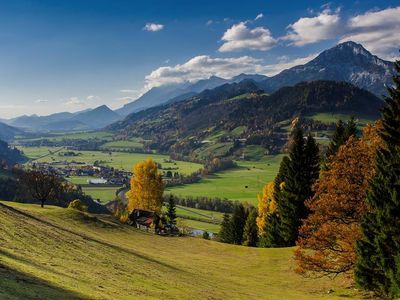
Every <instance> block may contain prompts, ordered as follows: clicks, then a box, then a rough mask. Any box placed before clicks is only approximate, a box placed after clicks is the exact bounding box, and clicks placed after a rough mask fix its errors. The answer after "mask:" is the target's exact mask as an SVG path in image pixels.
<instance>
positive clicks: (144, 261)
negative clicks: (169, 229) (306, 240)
mask: <svg viewBox="0 0 400 300" xmlns="http://www.w3.org/2000/svg"><path fill="white" fill-rule="evenodd" d="M3 203H4V204H6V205H10V206H12V207H14V208H9V207H7V206H4V204H0V219H1V223H0V275H1V278H2V280H0V298H1V299H39V298H40V299H136V298H140V299H296V300H300V299H341V298H343V297H346V298H348V299H356V297H355V296H356V295H355V291H354V289H352V288H344V287H340V286H343V284H344V281H343V279H342V278H336V279H335V280H330V279H307V278H303V277H301V276H299V275H296V274H295V273H293V271H292V269H293V263H292V259H291V257H292V253H293V249H291V248H288V249H256V248H246V247H241V246H233V245H227V244H221V243H217V242H213V241H206V240H203V239H199V238H186V237H183V238H178V237H171V238H169V237H160V236H154V235H151V234H147V233H145V232H141V231H137V230H136V229H133V228H131V227H129V226H124V225H120V224H119V223H116V222H114V221H113V220H112V219H109V217H102V216H87V215H83V214H81V213H79V212H76V211H72V210H69V209H63V208H58V207H50V206H49V207H46V208H45V209H40V208H39V207H38V206H35V205H28V204H25V205H23V204H16V203H9V202H3ZM328 291H331V292H330V293H328Z"/></svg>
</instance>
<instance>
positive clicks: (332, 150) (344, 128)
mask: <svg viewBox="0 0 400 300" xmlns="http://www.w3.org/2000/svg"><path fill="white" fill-rule="evenodd" d="M356 134H357V123H356V121H355V118H354V116H351V117H350V119H349V120H348V121H347V123H346V124H345V123H344V122H343V121H342V120H339V121H338V122H337V123H336V128H335V132H334V133H333V136H332V139H331V141H330V143H329V146H328V150H327V151H326V159H329V157H330V156H331V155H335V154H336V153H337V151H338V150H339V147H340V146H342V145H343V144H345V143H346V141H347V140H348V139H349V138H350V137H351V136H352V135H356Z"/></svg>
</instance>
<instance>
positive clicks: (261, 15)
mask: <svg viewBox="0 0 400 300" xmlns="http://www.w3.org/2000/svg"><path fill="white" fill-rule="evenodd" d="M262 18H264V15H263V14H262V13H260V14H258V15H257V16H256V17H255V18H254V21H257V20H259V19H262Z"/></svg>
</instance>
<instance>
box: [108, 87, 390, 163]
mask: <svg viewBox="0 0 400 300" xmlns="http://www.w3.org/2000/svg"><path fill="white" fill-rule="evenodd" d="M382 103H383V102H382V100H381V99H380V98H378V97H377V96H375V95H374V94H372V93H370V92H368V91H367V90H364V89H360V88H358V87H356V86H354V85H352V84H351V83H347V82H337V81H310V82H301V83H298V84H296V85H295V86H292V87H283V88H281V89H279V90H278V91H276V92H274V93H272V94H267V93H265V92H264V91H262V90H260V89H259V87H258V84H257V83H256V82H254V81H252V80H243V81H241V82H239V83H231V84H224V85H222V86H219V87H217V88H215V89H213V90H205V91H203V92H201V93H200V94H198V95H196V96H193V97H190V98H188V99H186V100H183V101H180V102H174V103H168V104H165V105H160V106H156V107H152V108H148V109H146V110H143V111H140V112H137V113H133V114H131V115H129V116H128V117H126V118H125V119H124V120H122V121H119V122H116V123H114V124H112V125H110V126H108V127H107V129H108V130H111V131H114V132H115V134H116V135H119V136H122V137H124V138H130V137H142V138H143V139H145V140H148V141H151V144H150V146H151V147H152V148H153V149H157V150H158V151H160V152H166V153H171V154H175V155H177V154H178V155H185V156H189V155H190V156H191V157H190V159H201V157H197V156H196V154H198V153H202V152H203V153H206V155H207V153H210V152H213V154H214V155H215V153H216V149H215V147H220V149H219V150H218V151H219V152H220V153H221V155H222V156H223V155H226V154H227V153H228V152H229V153H231V154H232V152H233V151H236V150H238V149H239V148H241V147H242V146H244V145H241V146H240V145H238V144H237V143H236V141H240V140H243V141H245V143H246V145H261V146H263V147H264V148H268V147H269V149H268V151H269V152H278V151H280V150H281V149H280V147H281V146H282V145H283V144H284V143H285V142H286V140H287V133H288V131H287V129H286V128H287V126H288V124H289V125H290V122H291V120H292V119H293V118H296V117H299V118H300V123H299V126H303V127H304V128H305V129H307V131H309V130H313V129H318V130H325V129H328V127H327V125H324V124H321V123H320V122H318V121H314V120H313V118H312V116H314V115H316V114H318V113H327V114H346V115H356V116H362V117H364V118H368V119H371V120H373V119H376V118H377V117H378V114H379V108H380V107H381V105H382ZM209 147H211V148H209ZM222 148H224V149H225V150H224V151H222V150H221V149H222ZM193 155H194V156H193Z"/></svg>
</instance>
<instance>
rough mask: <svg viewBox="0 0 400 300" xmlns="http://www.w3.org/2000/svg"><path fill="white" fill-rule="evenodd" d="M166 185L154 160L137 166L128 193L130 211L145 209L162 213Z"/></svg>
mask: <svg viewBox="0 0 400 300" xmlns="http://www.w3.org/2000/svg"><path fill="white" fill-rule="evenodd" d="M163 192H164V183H163V180H162V175H161V174H160V173H159V172H158V168H157V165H156V163H155V162H154V161H153V160H152V159H148V160H145V161H143V162H140V163H138V164H136V166H135V168H134V169H133V176H132V178H131V189H130V191H129V192H128V195H127V196H128V211H129V212H131V211H133V210H134V209H143V210H150V211H155V212H157V213H161V207H162V195H163Z"/></svg>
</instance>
